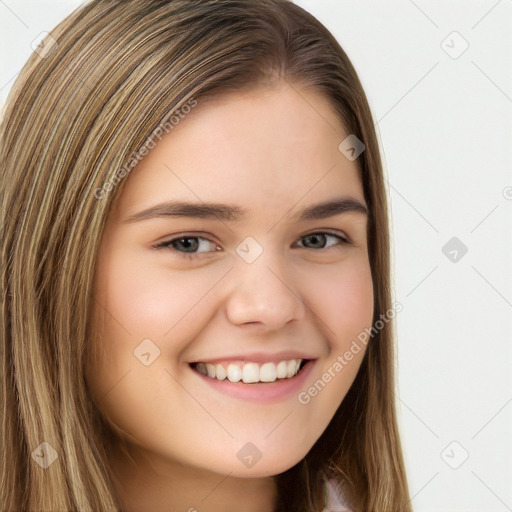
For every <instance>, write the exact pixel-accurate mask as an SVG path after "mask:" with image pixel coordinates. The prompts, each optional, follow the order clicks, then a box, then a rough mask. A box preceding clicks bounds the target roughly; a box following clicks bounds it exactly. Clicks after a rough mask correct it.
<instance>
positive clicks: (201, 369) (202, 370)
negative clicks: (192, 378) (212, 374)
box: [196, 363, 208, 375]
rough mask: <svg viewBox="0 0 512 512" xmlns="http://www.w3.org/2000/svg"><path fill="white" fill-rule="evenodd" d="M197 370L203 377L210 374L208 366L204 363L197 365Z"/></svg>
mask: <svg viewBox="0 0 512 512" xmlns="http://www.w3.org/2000/svg"><path fill="white" fill-rule="evenodd" d="M196 369H197V371H198V372H200V373H202V374H203V375H208V372H207V371H206V366H205V364H204V363H197V366H196Z"/></svg>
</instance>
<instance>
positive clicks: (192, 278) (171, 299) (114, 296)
mask: <svg viewBox="0 0 512 512" xmlns="http://www.w3.org/2000/svg"><path fill="white" fill-rule="evenodd" d="M143 259H144V258H140V260H138V259H137V258H135V257H131V258H123V257H122V255H120V256H119V257H117V258H115V265H114V264H112V265H107V266H106V267H105V272H104V275H105V281H104V283H101V284H102V288H103V290H102V293H101V294H100V295H101V297H102V300H103V301H104V302H103V304H104V306H105V308H106V309H107V311H108V312H109V313H111V314H112V316H113V317H114V318H115V319H116V320H117V321H118V323H120V324H121V325H122V326H123V327H124V328H125V329H126V331H128V332H130V333H131V335H132V336H131V338H132V339H133V340H134V341H135V340H136V339H141V340H142V339H145V338H150V339H155V340H156V339H160V340H163V338H164V337H165V336H166V335H171V334H170V331H172V330H175V331H176V330H181V329H183V328H184V326H186V325H188V326H194V325H196V322H194V321H191V319H193V318H194V315H195V314H197V310H198V309H199V308H198V307H197V306H198V305H199V304H200V302H201V300H202V299H203V298H204V297H205V295H206V294H207V293H208V290H209V289H210V288H211V287H212V286H213V285H214V284H215V282H216V281H217V280H218V278H217V276H212V275H211V274H212V273H211V272H210V273H207V272H201V271H195V272H193V273H189V272H183V271H181V272H180V271H176V270H173V269H169V268H166V267H164V266H162V264H160V265H157V264H153V265H149V264H148V263H147V259H146V262H144V261H143ZM114 327H115V326H114Z"/></svg>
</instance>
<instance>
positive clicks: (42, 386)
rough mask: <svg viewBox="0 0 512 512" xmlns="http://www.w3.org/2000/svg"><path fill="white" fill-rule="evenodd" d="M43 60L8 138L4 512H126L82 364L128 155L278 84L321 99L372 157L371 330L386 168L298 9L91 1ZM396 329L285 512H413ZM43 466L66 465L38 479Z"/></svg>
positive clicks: (366, 182)
mask: <svg viewBox="0 0 512 512" xmlns="http://www.w3.org/2000/svg"><path fill="white" fill-rule="evenodd" d="M42 48H43V50H44V51H39V52H35V53H34V54H33V55H32V56H31V57H30V59H29V60H28V62H27V64H26V65H25V67H24V69H23V70H22V72H21V73H20V75H19V77H18V79H17V80H16V82H15V84H14V87H13V90H12V91H11V94H10V96H9V98H8V102H7V105H6V108H5V112H4V116H3V119H2V123H1V128H0V164H1V175H0V178H1V180H0V192H1V204H2V217H1V229H2V232H1V244H2V253H1V254H2V261H1V263H2V281H1V283H2V284H1V286H2V310H1V311H2V312H1V322H2V331H1V336H2V341H1V345H0V346H1V361H2V369H1V372H2V376H1V385H2V391H1V396H2V419H1V453H2V460H1V481H0V496H1V503H0V506H1V509H2V510H4V511H5V512H8V511H9V512H10V511H12V512H18V511H20V510H27V511H28V510H52V511H57V510H59V511H62V510H80V511H84V512H86V511H87V512H98V511H102V512H104V511H118V510H120V503H119V500H118V498H117V497H116V495H115V492H114V487H113V485H112V481H111V479H110V476H109V470H108V467H109V466H108V460H107V457H106V454H105V451H104V448H103V440H104V439H105V436H107V435H108V431H107V429H106V427H105V424H104V423H103V422H102V421H101V418H99V414H98V411H97V410H96V409H95V407H94V406H93V404H92V400H91V398H90V396H89V394H88V390H87V386H86V384H85V379H84V365H85V360H86V357H87V354H88V351H87V350H88V344H87V340H88V339H90V336H89V335H90V333H89V330H88V328H89V323H90V322H89V320H90V312H91V302H92V301H93V300H94V296H93V293H92V291H93V290H92V278H93V275H94V270H95V265H96V257H97V250H98V246H99V242H100V240H101V236H102V230H103V227H104V224H105V220H106V217H107V215H108V213H109V211H110V209H111V206H112V202H113V201H114V199H115V198H116V197H117V196H118V194H119V193H120V191H121V190H122V188H123V183H124V181H123V179H122V178H123V177H125V176H126V174H127V173H128V172H129V170H128V171H127V163H128V162H130V161H131V160H133V155H134V154H137V152H138V150H139V149H140V148H141V146H142V145H143V144H144V143H145V142H146V141H147V139H148V137H149V136H150V135H151V134H152V133H153V132H154V130H155V129H156V128H157V127H158V126H161V125H162V122H163V121H164V120H165V119H166V118H167V117H168V116H169V115H170V114H171V113H173V112H176V111H179V110H180V109H182V108H183V106H184V105H186V104H187V102H188V103H189V104H190V102H191V101H201V98H206V97H208V96H212V95H215V94H219V93H221V92H225V91H240V90H247V89H250V88H252V87H255V86H256V84H261V83H263V82H270V81H272V80H273V79H276V78H280V79H283V80H286V81H287V82H288V83H290V84H291V85H293V84H298V85H301V86H302V87H312V88H314V89H315V90H317V91H319V92H321V93H322V94H324V95H325V96H326V97H328V98H329V100H330V101H331V104H332V106H333V108H334V109H335V110H336V112H337V113H338V114H339V116H340V118H341V120H342V121H343V123H344V125H345V128H346V129H347V131H348V133H350V134H354V135H356V136H357V137H358V138H359V139H360V140H361V141H363V143H364V145H365V146H366V149H365V151H364V153H363V154H362V155H361V156H360V157H359V165H360V170H361V177H362V183H363V188H364V195H365V199H366V202H367V204H368V207H369V213H370V215H369V224H368V243H369V258H370V265H371V271H372V276H373V282H374V294H375V309H374V319H375V320H376V319H378V318H380V315H382V314H384V313H385V312H386V311H388V310H390V308H391V290H390V254H389V252H390V247H389V233H388V218H387V202H386V192H385V187H384V178H383V171H382V164H381V160H380V155H379V148H378V143H377V138H376V134H375V130H374V125H373V121H372V115H371V112H370V109H369V106H368V103H367V100H366V97H365V94H364V91H363V89H362V86H361V84H360V82H359V79H358V77H357V74H356V72H355V70H354V68H353V66H352V65H351V63H350V61H349V59H348V57H347V56H346V54H345V52H344V51H343V50H342V48H341V47H340V46H339V44H338V43H337V42H336V40H335V39H334V37H333V36H332V35H331V34H330V33H329V32H328V30H327V29H326V28H325V27H324V26H323V25H321V24H320V23H319V22H318V21H317V20H316V19H315V18H314V17H313V16H311V15H310V14H308V13H307V12H306V11H304V10H303V9H301V8H300V7H298V6H296V5H294V4H293V3H291V2H289V1H287V0H153V1H148V0H101V1H100V0H93V1H91V2H89V3H87V4H85V5H83V6H82V7H80V8H79V9H78V10H77V11H75V12H74V13H73V14H72V15H70V16H69V17H68V18H66V19H65V20H64V21H63V22H62V23H60V24H59V25H58V26H57V27H56V28H55V29H54V30H53V31H52V32H51V39H50V38H49V39H48V40H47V41H46V42H45V44H44V45H43V47H42ZM340 142H341V141H340ZM120 170H124V171H123V172H124V174H123V172H121V173H120V172H119V171H120ZM391 325H392V324H391V323H389V322H387V323H386V325H385V326H384V327H383V328H382V329H380V330H379V331H378V333H377V334H376V335H375V336H374V337H373V338H372V339H371V341H370V342H369V344H368V349H367V352H366V354H365V357H364V360H363V363H362V366H361V368H360V370H359V373H358V375H357V377H356V379H355V381H354V383H353V385H352V387H351V388H350V390H349V392H348V394H347V396H346V397H345V399H344V400H343V402H342V404H341V406H340V408H339V410H338V411H337V412H336V414H335V416H334V418H333V420H332V421H331V423H330V425H329V426H328V428H327V429H326V431H325V432H324V433H323V435H322V436H321V437H320V439H319V440H318V441H317V443H316V444H315V445H314V447H313V448H312V449H311V450H310V452H309V453H308V454H307V456H306V457H305V458H304V459H303V460H302V461H301V462H300V463H298V464H297V465H296V466H294V467H293V468H291V469H289V470H288V471H286V472H285V473H283V474H281V475H278V476H277V477H276V482H277V485H278V491H279V504H278V510H279V511H287V512H290V511H292V510H293V511H294V512H302V511H304V512H306V511H319V510H321V509H322V507H323V506H324V497H323V492H322V481H323V479H324V478H326V477H330V478H334V479H335V480H337V481H338V482H339V484H340V485H341V486H342V488H343V489H344V491H345V493H346V494H347V496H349V497H350V499H351V503H352V506H353V507H354V508H355V509H356V510H358V511H365V512H371V511H374V512H385V511H389V512H397V511H403V512H408V511H410V510H411V509H410V505H409V496H408V490H407V483H406V477H405V471H404V463H403V459H402V451H401V445H400V439H399V433H398V428H397V423H396V414H395V401H394V393H393V389H394V384H393V383H394V374H393V367H394V356H393V347H392V339H393V333H392V328H391ZM43 442H45V443H48V445H49V446H50V447H51V448H52V450H54V452H53V451H51V450H50V449H49V448H48V446H47V445H43V447H41V443H43ZM35 450H39V451H40V452H41V453H40V454H39V456H40V457H43V459H45V458H46V459H47V461H48V462H49V461H50V459H51V458H52V457H51V456H52V454H57V459H56V460H55V461H54V462H53V463H52V464H51V465H49V466H48V467H47V468H46V470H45V471H42V470H41V468H40V467H39V465H38V464H36V463H35V459H36V457H37V453H36V455H34V453H33V452H34V451H35Z"/></svg>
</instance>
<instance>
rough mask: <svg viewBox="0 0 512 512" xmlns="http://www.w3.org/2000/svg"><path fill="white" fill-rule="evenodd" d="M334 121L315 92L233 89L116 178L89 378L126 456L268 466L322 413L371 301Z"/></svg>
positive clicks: (300, 444)
mask: <svg viewBox="0 0 512 512" xmlns="http://www.w3.org/2000/svg"><path fill="white" fill-rule="evenodd" d="M348 135H349V133H348V132H346V130H345V129H344V127H343V126H342V124H341V122H340V120H339V119H338V117H337V116H336V114H335V112H334V111H333V109H332V107H331V106H330V104H329V103H328V101H327V99H325V98H324V97H323V96H322V95H320V94H318V93H316V92H313V91H312V90H308V89H305V88H300V87H299V86H294V87H290V85H286V84H281V85H279V86H274V87H272V88H263V89H258V90H255V91H252V92H245V93H232V94H230V95H226V96H217V97H215V98H213V99H211V100H208V101H199V103H198V106H197V107H195V109H193V111H192V112H191V113H190V114H188V116H187V117H185V119H183V120H182V121H181V122H180V123H179V124H178V125H177V126H175V127H174V129H173V130H172V131H171V132H170V133H169V134H168V135H166V137H165V138H163V139H162V140H161V141H160V142H158V143H157V144H156V146H155V147H154V149H152V150H151V151H150V152H149V154H148V155H147V156H145V157H144V159H143V160H142V161H141V163H139V165H138V166H137V167H136V168H135V169H134V170H133V171H132V173H131V174H130V175H129V176H128V177H127V178H126V180H127V181H126V183H125V186H124V188H123V190H122V193H121V195H120V196H119V198H118V201H117V202H116V204H115V206H114V208H113V209H112V210H111V212H110V215H109V218H108V221H107V225H106V229H105V232H104V236H103V238H102V241H101V247H100V252H99V259H98V263H97V271H96V274H95V293H94V297H95V300H94V301H93V302H94V304H95V312H94V320H93V332H94V333H95V336H94V339H93V340H91V343H92V344H93V348H94V349H95V351H94V355H93V356H91V357H90V359H89V361H88V366H87V375H86V378H87V383H88V386H89V388H90V390H91V393H92V395H93V397H94V399H95V401H96V403H97V404H98V407H99V409H100V410H101V412H102V414H103V415H104V416H105V417H106V418H108V420H109V421H110V422H111V423H112V424H113V425H114V426H115V428H116V429H118V431H119V432H122V433H123V436H124V438H125V439H126V440H127V441H128V443H129V446H130V450H132V454H133V456H134V457H135V458H137V457H144V458H145V460H149V459H150V460H151V464H152V466H153V467H154V468H155V467H158V468H159V471H162V472H165V471H166V468H171V467H173V465H174V467H176V466H179V467H182V468H184V467H187V468H194V469H197V470H204V471H209V472H214V473H219V474H223V475H226V474H228V473H230V474H231V475H232V476H235V477H236V476H239V477H262V476H265V477H266V476H269V475H275V474H278V473H281V472H283V471H285V470H287V469H289V468H290V467H292V466H293V465H295V464H296V463H297V462H299V461H300V460H301V459H302V458H303V457H304V456H305V455H306V454H307V452H308V451H309V450H310V448H311V447H312V446H313V444H314V443H315V441H316V440H317V439H318V438H319V437H320V435H321V434H322V433H323V431H324V430H325V428H326V427H327V425H328V424H329V422H330V420H331V419H332V417H333V415H334V414H335V412H336V410H337V408H338V406H339V405H340V403H341V401H342V400H343V398H344V396H345V394H346V393H347V391H348V389H349V387H350V385H351V384H352V382H353V380H354V378H355V376H356V373H357V371H358V368H359V366H360V363H361V360H362V358H363V355H364V348H362V349H361V348H360V349H359V351H358V352H357V353H356V351H355V350H351V346H352V347H353V341H354V340H356V339H357V336H358V335H359V334H360V333H361V332H362V331H364V329H365V328H369V327H371V322H372V315H373V287H372V279H371V271H370V265H369V260H368V247H367V235H366V228H367V215H366V213H365V207H366V204H365V201H364V195H363V189H362V185H361V181H360V177H359V173H358V167H357V160H356V161H350V160H348V159H347V158H346V157H345V156H344V154H343V153H341V152H340V150H339V149H338V146H339V145H340V143H341V142H342V141H343V140H344V139H345V138H346V137H347V136H348ZM181 203H193V204H194V205H195V206H184V205H183V204H181ZM324 203H325V204H326V203H328V205H324V206H323V207H321V206H319V205H322V204H324ZM206 205H213V206H210V207H207V206H206ZM221 205H224V206H221ZM155 207H156V208H155ZM315 207H316V208H315ZM348 352H350V353H351V354H352V357H350V358H349V357H348V356H347V353H348ZM297 371H298V373H297ZM205 373H206V375H205Z"/></svg>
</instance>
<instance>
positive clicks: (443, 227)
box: [0, 0, 512, 512]
mask: <svg viewBox="0 0 512 512" xmlns="http://www.w3.org/2000/svg"><path fill="white" fill-rule="evenodd" d="M80 3H81V2H79V1H77V0H67V1H64V0H60V1H52V2H49V1H34V0H31V1H28V0H0V45H1V46H0V51H1V67H0V102H1V103H2V104H3V103H4V102H5V99H6V96H7V93H8V91H9V88H10V86H11V85H12V81H13V79H14V78H15V77H16V75H17V73H18V72H19V70H20V68H21V66H22V65H23V63H24V61H25V60H26V59H27V58H28V56H29V54H30V53H31V51H32V50H31V44H32V41H33V40H34V39H36V41H37V37H38V35H39V34H40V33H41V32H43V31H49V30H51V29H52V28H53V27H54V26H55V25H56V24H57V23H58V22H59V21H60V20H61V19H62V18H63V17H65V16H66V15H67V14H68V13H69V12H71V11H72V10H73V9H74V8H75V7H76V6H78V5H79V4H80ZM297 3H298V4H299V5H301V6H303V7H305V8H306V9H307V10H309V11H310V12H311V13H312V14H314V15H315V16H316V17H318V18H319V19H320V21H322V22H323V23H324V24H325V25H326V26H327V27H328V28H329V29H330V30H331V31H332V32H333V34H334V35H335V36H336V38H337V39H338V41H339V42H340V44H341V46H342V47H343V48H344V49H345V51H346V52H347V54H348V55H349V57H350V58H351V60H352V61H353V64H354V66H355V67H356V69H357V71H358V73H359V75H360V78H361V81H362V83H363V87H364V88H365V91H366V93H367V96H368V99H369V101H370V105H371V108H372V111H373V113H374V117H375V121H376V124H377V129H378V132H379V136H380V139H381V145H382V152H383V156H384V160H385V163H386V173H387V177H388V185H389V187H388V191H389V197H390V202H391V210H392V211H391V214H392V225H393V233H392V236H393V239H394V266H395V290H396V298H397V300H399V301H400V302H401V303H402V305H403V311H402V312H400V313H399V314H398V316H397V334H398V342H399V345H398V346H399V351H398V363H399V368H398V377H399V383H398V388H397V397H398V399H399V401H398V403H399V407H400V424H401V429H402V437H403V444H404V450H405V458H406V465H407V471H408V475H409V482H410V490H411V496H412V497H413V500H412V503H413V506H414V509H415V510H416V512H427V511H435V512H441V511H450V512H456V511H457V512H462V511H465V512H482V511H486V512H493V511H496V512H498V511H499V512H501V511H507V510H508V511H512V442H511V439H512V435H511V434H512V429H511V427H512V386H511V381H512V377H511V373H512V372H511V364H510V363H511V361H512V343H511V341H512V339H511V332H512V329H511V328H512V272H511V262H512V235H511V234H512V149H511V148H512V138H511V133H512V38H511V37H510V34H511V33H512V31H511V29H512V1H511V0H499V1H497V0H491V1H487V0H486V1H474V0H473V1H468V0H465V1H444V2H439V1H432V0H429V1H426V0H415V1H412V0H395V1H390V0H386V1H383V2H372V1H370V0H364V1H361V0H359V1H355V0H350V1H345V0H343V1H341V0H298V1H297ZM453 32H457V34H453ZM466 45H469V46H468V48H467V49H466V50H465V51H464V52H463V53H461V51H462V50H463V49H464V48H465V46H466ZM459 53H461V54H460V55H459ZM450 54H451V55H450ZM455 57H456V58H455ZM452 237H457V239H458V240H459V241H460V242H456V243H457V244H459V247H457V246H454V247H450V246H449V247H448V248H447V249H446V250H445V252H446V253H448V256H449V257H450V258H457V261H455V262H454V261H451V260H450V259H449V258H448V257H447V256H445V254H444V253H443V251H442V248H443V247H444V246H445V244H446V243H447V242H448V241H449V240H450V239H451V238H452ZM460 243H463V244H464V245H465V246H466V247H467V253H466V254H465V255H463V256H462V257H461V254H462V252H461V250H460ZM454 250H455V251H457V252H456V253H454V252H453V251H454ZM450 251H451V254H450ZM466 456H467V459H466V460H464V459H465V457H466ZM455 468H456V469H455Z"/></svg>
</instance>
